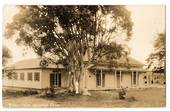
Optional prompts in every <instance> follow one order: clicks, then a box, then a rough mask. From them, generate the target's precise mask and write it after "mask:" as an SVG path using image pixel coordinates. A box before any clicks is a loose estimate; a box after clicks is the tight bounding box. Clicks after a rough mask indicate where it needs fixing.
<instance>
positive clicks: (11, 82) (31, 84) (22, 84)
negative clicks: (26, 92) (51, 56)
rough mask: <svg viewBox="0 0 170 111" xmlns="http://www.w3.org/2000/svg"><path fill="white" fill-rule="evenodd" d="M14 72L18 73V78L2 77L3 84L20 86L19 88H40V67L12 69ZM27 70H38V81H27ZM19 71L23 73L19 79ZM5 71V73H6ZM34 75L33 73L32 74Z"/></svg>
mask: <svg viewBox="0 0 170 111" xmlns="http://www.w3.org/2000/svg"><path fill="white" fill-rule="evenodd" d="M14 72H16V73H18V79H17V80H13V79H11V80H9V79H8V78H7V76H5V77H4V79H3V86H12V87H21V88H37V89H40V88H41V74H42V73H41V69H23V70H14ZM28 72H39V73H40V81H34V76H33V81H28V80H27V73H28ZM19 73H24V75H25V76H24V80H20V76H19ZM6 74H7V73H5V75H6ZM33 75H34V74H33Z"/></svg>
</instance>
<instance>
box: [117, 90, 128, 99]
mask: <svg viewBox="0 0 170 111" xmlns="http://www.w3.org/2000/svg"><path fill="white" fill-rule="evenodd" d="M118 94H119V99H125V98H126V90H125V89H124V88H121V90H120V91H119V92H118Z"/></svg>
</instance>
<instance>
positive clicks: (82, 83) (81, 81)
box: [79, 67, 91, 95]
mask: <svg viewBox="0 0 170 111" xmlns="http://www.w3.org/2000/svg"><path fill="white" fill-rule="evenodd" d="M86 71H87V69H86V67H81V70H80V77H79V92H80V94H82V95H91V94H90V93H89V92H88V90H87V88H86V74H87V73H86Z"/></svg>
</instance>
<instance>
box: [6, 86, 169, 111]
mask: <svg viewBox="0 0 170 111" xmlns="http://www.w3.org/2000/svg"><path fill="white" fill-rule="evenodd" d="M90 92H91V94H92V95H91V96H83V95H56V96H55V97H53V98H48V97H41V96H38V95H29V96H23V95H19V94H3V106H4V107H96V108H99V107H108V108H111V107H165V105H166V102H165V101H166V95H165V88H149V89H131V90H128V91H127V97H126V99H125V100H119V99H118V94H117V91H115V90H114V91H90Z"/></svg>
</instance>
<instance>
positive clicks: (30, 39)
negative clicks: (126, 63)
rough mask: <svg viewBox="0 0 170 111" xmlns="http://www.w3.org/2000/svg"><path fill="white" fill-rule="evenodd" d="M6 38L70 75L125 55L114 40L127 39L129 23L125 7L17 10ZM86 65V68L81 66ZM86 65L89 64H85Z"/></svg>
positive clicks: (25, 7) (129, 33)
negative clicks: (105, 59) (58, 66)
mask: <svg viewBox="0 0 170 111" xmlns="http://www.w3.org/2000/svg"><path fill="white" fill-rule="evenodd" d="M18 8H19V10H20V11H19V13H17V14H16V15H15V16H14V18H13V22H12V23H10V24H8V25H7V27H6V32H5V36H6V37H7V38H10V37H12V36H13V35H17V36H16V37H17V38H16V42H17V43H18V44H23V45H25V46H28V47H31V48H32V49H33V50H34V51H35V52H36V53H37V54H38V55H39V56H42V57H44V58H46V59H48V61H51V62H53V63H56V64H57V63H58V62H60V63H62V64H64V65H65V66H67V69H68V70H69V71H71V72H73V71H75V70H77V69H78V70H80V75H81V73H82V72H83V71H82V69H83V67H87V64H88V63H91V62H93V61H97V60H98V58H99V57H101V56H106V55H107V56H110V58H112V59H113V58H114V59H117V58H119V57H121V56H122V55H123V54H127V52H126V51H125V50H124V47H122V45H119V44H117V43H116V42H115V39H116V38H119V37H121V35H122V34H125V35H126V38H125V39H126V40H129V39H130V36H131V31H132V25H133V23H132V21H131V18H130V12H129V11H128V10H127V9H126V8H125V6H117V5H114V6H109V5H108V6H103V5H94V6H91V5H90V6H88V5H82V6H79V5H71V6H45V5H44V6H18ZM84 61H86V64H85V63H84ZM87 62H88V63H87Z"/></svg>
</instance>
